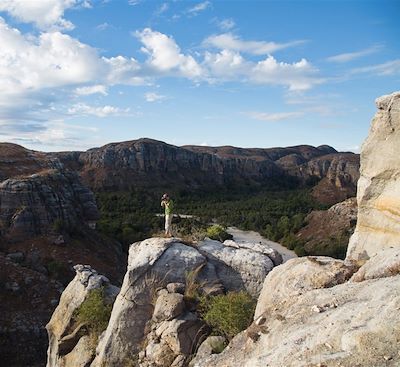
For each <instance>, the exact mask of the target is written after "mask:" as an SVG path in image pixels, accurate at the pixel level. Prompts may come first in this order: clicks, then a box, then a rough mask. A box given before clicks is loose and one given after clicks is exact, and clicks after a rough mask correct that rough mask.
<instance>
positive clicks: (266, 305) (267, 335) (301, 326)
mask: <svg viewBox="0 0 400 367" xmlns="http://www.w3.org/2000/svg"><path fill="white" fill-rule="evenodd" d="M314 260H315V261H316V262H317V263H313V264H312V265H311V266H310V264H311V263H312V260H310V259H307V258H300V259H293V260H289V261H288V262H286V263H285V264H284V265H282V266H280V267H278V268H276V269H274V271H272V272H271V273H270V274H269V275H268V276H267V279H266V282H265V284H264V289H263V292H262V294H261V296H260V299H259V302H258V304H257V311H256V317H257V318H256V320H255V321H254V323H253V324H252V325H251V326H250V327H249V328H248V329H247V330H246V331H244V332H242V333H240V334H239V335H237V336H236V337H235V338H234V339H233V340H232V342H231V343H230V344H229V346H228V347H227V348H226V349H225V350H224V352H222V353H221V354H218V355H216V354H214V355H212V356H210V357H208V358H205V359H203V360H202V361H200V362H198V363H196V364H195V366H196V367H213V366H219V367H228V366H229V367H239V366H241V367H242V366H245V367H262V366H271V367H278V366H279V367H280V366H285V367H309V366H327V367H333V366H339V365H340V366H379V367H381V366H382V367H383V366H392V367H395V366H398V365H399V362H400V356H399V354H398V350H399V347H400V342H399V341H400V331H399V330H400V328H399V325H400V317H399V314H398V312H397V311H396V309H397V308H398V307H399V304H400V292H399V289H400V288H399V286H400V275H399V273H398V272H397V275H396V276H391V277H386V278H379V279H373V280H364V281H362V282H359V283H353V282H351V283H349V282H346V279H348V277H349V275H350V274H351V272H352V271H354V270H352V269H351V268H347V267H346V265H345V264H343V263H341V262H340V261H336V264H332V263H331V262H330V261H328V260H326V259H324V258H322V259H321V258H314ZM371 260H372V259H371ZM332 270H334V271H333V272H332ZM356 274H357V273H356ZM303 278H305V279H306V281H305V283H304V287H303V282H302V279H303ZM282 279H287V282H286V283H284V284H281V281H282ZM291 283H294V284H291ZM341 283H342V284H341ZM324 287H328V288H324ZM377 310H379V312H377Z"/></svg>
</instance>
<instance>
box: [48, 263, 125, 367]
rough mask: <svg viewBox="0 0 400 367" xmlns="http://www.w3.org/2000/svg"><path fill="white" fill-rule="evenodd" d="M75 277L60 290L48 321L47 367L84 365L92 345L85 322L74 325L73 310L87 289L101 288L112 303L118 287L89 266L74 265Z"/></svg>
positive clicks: (90, 355) (88, 360)
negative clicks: (58, 302) (60, 293)
mask: <svg viewBox="0 0 400 367" xmlns="http://www.w3.org/2000/svg"><path fill="white" fill-rule="evenodd" d="M75 270H76V276H75V278H74V279H73V280H72V281H71V283H70V284H69V285H68V287H67V288H66V289H65V291H64V292H63V294H62V296H61V299H60V304H59V305H58V306H57V308H56V310H55V311H54V313H53V316H52V317H51V320H50V322H49V323H48V324H47V326H46V329H47V332H48V335H49V348H48V354H47V357H48V358H47V366H48V367H61V366H82V367H83V366H87V365H88V364H89V363H90V362H91V361H92V360H93V358H94V350H93V345H92V343H91V342H90V338H89V335H88V331H87V330H85V326H84V325H77V323H76V322H75V320H74V316H75V314H74V313H75V312H76V310H77V309H78V308H79V306H80V305H81V304H82V303H83V302H84V300H85V299H86V297H87V296H88V294H89V292H90V291H91V290H94V289H99V288H100V287H103V288H104V292H105V295H106V297H107V302H109V303H113V302H114V299H115V297H116V295H117V294H118V292H119V288H117V287H115V286H113V285H112V284H110V282H109V280H108V279H107V278H106V277H105V276H103V275H100V274H98V273H97V272H96V271H95V270H93V269H92V268H91V267H90V266H87V265H86V266H83V265H76V266H75Z"/></svg>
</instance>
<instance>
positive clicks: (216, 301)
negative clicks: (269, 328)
mask: <svg viewBox="0 0 400 367" xmlns="http://www.w3.org/2000/svg"><path fill="white" fill-rule="evenodd" d="M255 307H256V301H255V300H254V299H253V298H251V296H250V295H249V294H248V293H246V292H244V291H241V292H229V293H227V294H223V295H218V296H211V297H203V298H201V299H200V305H199V309H200V310H201V316H202V317H203V318H204V320H205V321H206V322H207V324H208V325H209V326H210V327H211V328H212V330H213V333H214V334H217V335H223V336H225V337H226V338H227V339H228V340H231V339H232V338H233V337H234V336H235V335H237V334H239V333H240V332H241V331H243V330H245V329H246V328H247V327H248V326H249V325H250V324H251V322H252V320H253V315H254V310H255Z"/></svg>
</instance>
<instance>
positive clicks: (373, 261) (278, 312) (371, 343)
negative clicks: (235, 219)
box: [195, 93, 400, 367]
mask: <svg viewBox="0 0 400 367" xmlns="http://www.w3.org/2000/svg"><path fill="white" fill-rule="evenodd" d="M377 105H378V108H379V111H378V113H377V115H376V116H375V118H374V120H373V124H372V127H371V132H370V135H369V137H368V139H367V141H366V142H365V143H364V145H363V148H362V153H361V167H362V170H361V178H360V181H359V185H358V188H359V192H358V206H359V212H358V213H359V214H358V222H357V228H356V232H355V233H354V235H353V237H352V238H351V240H350V244H349V249H348V253H347V258H346V260H345V261H340V260H334V259H330V258H326V257H308V258H307V257H303V258H298V259H292V260H289V261H287V262H286V263H285V264H283V265H281V266H278V267H276V268H275V269H274V270H273V271H271V272H270V273H269V274H268V275H267V277H266V279H265V282H264V286H263V290H262V292H261V294H260V297H259V300H258V303H257V308H256V312H255V320H254V322H253V324H252V325H251V326H250V327H249V328H248V329H247V330H246V331H244V332H242V333H240V334H239V335H237V336H236V337H235V338H234V339H233V340H232V341H231V343H230V344H229V345H228V347H227V348H226V349H225V350H224V352H222V353H221V354H219V355H211V356H209V357H205V358H203V359H202V360H200V361H198V362H196V364H195V366H196V367H208V366H210V367H211V366H221V367H227V366H229V367H238V366H248V367H250V366H251V367H258V366H260V367H261V366H271V367H278V366H279V367H280V366H285V367H291V366H293V367H301V366H307V367H308V366H326V367H333V366H378V367H381V366H382V367H383V366H385V367H386V366H390V367H395V366H398V365H399V364H400V354H399V353H398V351H399V348H400V317H399V313H398V308H399V305H400V261H399V259H400V247H399V243H400V242H399V235H398V234H399V227H398V225H399V218H398V215H397V214H398V212H399V205H398V204H399V202H398V197H399V191H398V188H399V187H400V185H399V181H398V178H399V176H400V170H399V167H400V166H399V160H398V157H399V144H398V142H399V141H400V139H399V138H400V137H399V124H400V93H394V94H392V95H390V96H385V97H382V98H379V99H378V100H377ZM342 209H346V206H344V207H343V205H342V204H340V205H338V206H335V207H333V208H332V210H331V211H332V214H335V212H336V211H341V210H342ZM349 213H351V211H349ZM396 215H397V216H396ZM360 265H362V266H361V267H360V268H358V267H359V266H360Z"/></svg>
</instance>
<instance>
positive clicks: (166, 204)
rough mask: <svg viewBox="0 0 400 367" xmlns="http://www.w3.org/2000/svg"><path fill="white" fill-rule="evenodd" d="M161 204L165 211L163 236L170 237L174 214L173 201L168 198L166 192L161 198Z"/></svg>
mask: <svg viewBox="0 0 400 367" xmlns="http://www.w3.org/2000/svg"><path fill="white" fill-rule="evenodd" d="M161 206H162V207H163V208H164V211H165V236H166V237H172V230H171V223H172V217H173V216H174V214H173V210H174V202H173V201H172V200H171V199H170V198H169V195H168V194H164V195H163V196H162V198H161Z"/></svg>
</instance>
